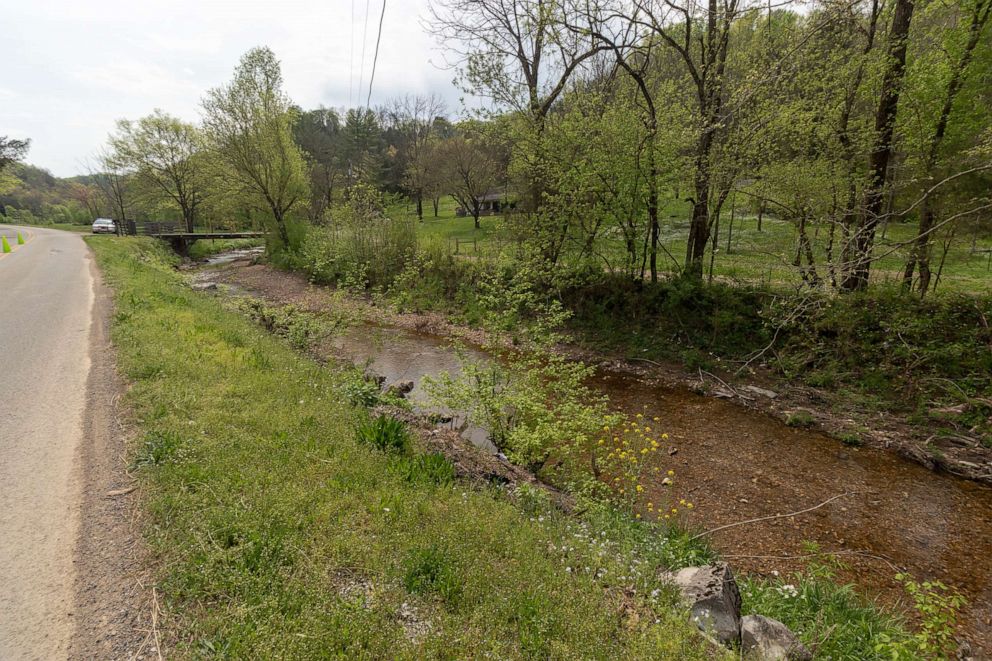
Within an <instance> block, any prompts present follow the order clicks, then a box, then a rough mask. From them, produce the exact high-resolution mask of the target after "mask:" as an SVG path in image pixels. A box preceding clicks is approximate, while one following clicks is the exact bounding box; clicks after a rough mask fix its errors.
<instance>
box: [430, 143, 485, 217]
mask: <svg viewBox="0 0 992 661" xmlns="http://www.w3.org/2000/svg"><path fill="white" fill-rule="evenodd" d="M439 152H440V154H439V156H440V158H441V160H443V161H444V163H445V169H446V173H447V176H446V181H447V186H446V188H447V190H448V194H449V195H451V197H452V198H454V200H455V201H456V202H458V204H460V205H461V207H462V208H463V209H465V211H466V212H468V213H470V214H471V215H472V219H473V220H474V221H475V227H476V228H478V227H479V215H480V214H481V211H482V209H481V206H482V198H483V197H484V196H485V195H486V193H490V192H492V190H493V188H495V187H496V185H497V184H498V183H499V181H500V168H499V162H498V160H497V158H496V157H495V156H494V154H493V153H492V151H491V149H490V147H489V146H488V145H486V144H485V141H483V140H482V139H481V138H480V137H465V136H461V135H459V136H455V137H454V138H450V139H448V140H446V141H445V142H444V143H442V145H441V147H440V149H439Z"/></svg>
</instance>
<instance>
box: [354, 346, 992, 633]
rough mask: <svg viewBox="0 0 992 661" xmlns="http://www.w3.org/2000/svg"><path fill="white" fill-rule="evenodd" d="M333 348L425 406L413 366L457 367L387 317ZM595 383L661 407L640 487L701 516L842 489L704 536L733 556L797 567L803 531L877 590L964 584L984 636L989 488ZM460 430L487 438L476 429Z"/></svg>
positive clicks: (718, 403)
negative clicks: (662, 435)
mask: <svg viewBox="0 0 992 661" xmlns="http://www.w3.org/2000/svg"><path fill="white" fill-rule="evenodd" d="M336 349H337V350H338V351H339V352H340V353H341V354H342V355H343V356H344V357H347V358H349V359H350V360H352V361H354V362H356V363H365V362H366V361H368V362H369V364H370V367H371V369H373V370H374V371H375V372H376V373H378V374H381V375H383V376H385V377H386V380H387V383H392V382H396V381H408V380H409V381H413V382H414V384H415V387H414V390H413V391H412V393H411V398H412V399H413V401H414V402H417V403H420V404H421V405H422V406H423V405H424V403H425V402H426V399H427V396H426V393H425V392H424V391H423V385H422V380H423V377H424V376H425V375H428V374H437V373H439V372H442V371H449V372H452V373H456V372H457V371H458V366H459V363H458V358H457V355H456V352H455V351H454V350H453V348H452V347H451V346H450V344H449V343H448V342H446V341H445V340H442V339H439V338H436V337H432V336H427V335H422V334H419V333H415V332H412V331H407V330H403V329H397V328H378V327H368V326H364V327H362V328H360V329H354V330H352V331H350V332H349V333H347V334H346V335H345V336H343V337H340V338H338V339H337V340H336ZM473 355H475V356H476V357H484V354H482V353H481V352H479V351H474V352H473ZM593 384H594V385H595V386H596V387H597V388H599V389H600V390H602V391H603V392H605V393H606V394H608V395H609V396H610V399H611V401H612V402H613V404H614V405H615V406H617V407H618V408H621V409H622V410H624V411H627V412H628V413H634V412H643V413H644V414H645V415H647V416H650V417H654V416H658V417H660V418H661V419H662V423H661V424H662V426H663V428H664V431H666V432H667V433H668V434H669V438H670V442H671V445H672V447H671V448H669V452H666V453H661V454H659V455H658V457H659V459H658V461H659V465H660V466H662V467H663V468H664V469H665V470H667V469H669V468H672V469H674V470H675V471H676V473H677V478H676V484H675V486H674V487H665V486H662V485H661V484H660V483H656V484H649V485H648V489H647V492H648V495H649V496H650V498H651V499H653V500H654V501H655V502H663V499H665V498H674V499H676V500H677V499H678V498H683V497H686V498H690V499H691V500H692V501H693V502H694V503H695V505H696V508H695V510H694V515H693V516H694V523H695V524H696V525H698V526H700V527H701V528H704V529H709V528H714V527H717V526H720V525H723V524H727V523H733V522H737V521H742V520H746V519H751V518H757V517H762V516H768V515H774V514H784V513H788V512H794V511H797V510H801V509H804V508H807V507H811V506H813V505H816V504H818V503H820V502H822V501H823V500H826V499H827V498H829V497H831V496H834V495H837V494H843V493H848V492H853V493H852V494H851V495H849V496H846V497H844V498H841V499H839V500H837V501H835V502H833V503H831V504H830V505H828V506H825V507H823V508H820V509H818V510H815V511H813V512H809V513H807V514H804V515H800V516H796V517H791V518H783V519H777V520H773V521H769V522H764V523H760V524H755V525H748V526H742V527H736V528H731V529H728V530H725V531H722V532H719V533H717V534H716V535H715V536H714V542H715V543H716V545H717V547H718V548H719V549H720V550H721V552H723V553H724V554H725V555H727V556H728V557H730V558H731V559H732V561H733V563H734V564H735V565H737V566H739V567H742V568H745V569H748V570H751V571H757V572H771V571H773V570H776V571H788V570H792V569H796V568H798V567H799V566H800V565H799V564H798V563H797V562H796V561H795V560H794V559H791V558H788V557H784V556H796V555H803V554H805V550H804V546H803V543H804V542H806V541H812V542H815V543H817V544H818V545H819V546H820V548H821V549H822V550H824V551H831V552H838V553H839V554H840V555H839V557H841V558H842V559H843V560H844V561H845V562H846V563H847V564H848V565H849V569H848V570H846V571H845V572H843V574H842V577H843V578H844V579H846V580H853V581H856V582H857V583H858V584H859V585H861V586H864V587H866V588H868V589H869V591H870V592H872V593H873V594H876V595H878V596H880V597H882V598H883V599H884V600H886V601H888V602H895V601H897V600H898V599H899V597H900V596H901V592H900V589H899V587H898V585H897V584H896V583H895V582H894V580H893V575H894V574H895V573H896V571H897V569H909V570H910V571H911V572H912V573H914V574H915V575H917V576H918V577H923V578H935V579H939V580H941V581H943V582H945V583H947V584H948V585H951V586H954V587H956V588H957V589H959V590H961V591H962V592H964V593H965V594H966V595H967V597H968V600H969V605H968V606H967V610H966V612H965V613H963V624H964V625H965V626H966V628H967V630H968V632H969V634H970V638H971V639H972V642H973V645H976V646H979V647H981V648H984V649H989V646H990V637H989V635H990V633H992V622H990V619H989V618H992V563H990V561H989V552H990V550H992V490H990V489H988V488H987V487H983V486H981V485H978V484H974V483H971V482H966V481H962V480H958V479H955V478H951V477H947V476H944V475H939V474H935V473H932V472H930V471H928V470H926V469H924V468H922V467H921V466H918V465H916V464H912V463H909V462H907V461H904V460H901V459H899V458H898V457H895V456H893V455H891V454H889V453H885V452H881V451H876V450H869V449H851V448H846V447H844V446H842V445H841V444H840V443H839V442H837V441H835V440H833V439H830V438H827V437H826V436H823V435H822V434H819V433H817V432H814V431H810V430H802V429H792V428H789V427H787V426H785V425H783V424H782V423H781V422H779V421H777V420H775V419H773V418H770V417H768V416H765V415H763V414H760V413H755V412H751V411H747V410H745V409H742V408H740V407H738V406H736V405H734V404H733V403H731V402H727V401H723V400H719V399H714V398H710V397H703V396H700V395H696V394H694V393H692V392H690V391H688V390H684V389H673V388H669V387H664V386H660V385H655V384H651V383H645V382H644V381H642V380H640V379H637V378H634V377H628V376H623V375H617V374H601V375H599V376H597V377H595V378H594V379H593ZM460 422H461V421H460V420H456V422H455V424H456V426H457V425H458V424H459V423H460ZM466 431H467V434H466V435H467V436H469V437H470V438H471V439H472V440H473V442H475V443H476V444H478V445H480V446H482V447H486V448H487V449H490V450H494V448H493V447H492V445H491V444H488V441H487V440H486V438H485V432H484V431H483V430H481V429H478V428H470V429H468V430H466ZM660 474H661V475H664V474H665V471H664V470H663V471H661V473H660Z"/></svg>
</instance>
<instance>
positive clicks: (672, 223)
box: [391, 198, 992, 293]
mask: <svg viewBox="0 0 992 661" xmlns="http://www.w3.org/2000/svg"><path fill="white" fill-rule="evenodd" d="M456 206H457V205H456V204H455V203H454V202H453V201H452V200H451V199H450V198H444V199H443V200H442V202H441V206H440V213H439V215H438V217H437V218H435V217H434V215H433V209H432V208H431V207H430V205H429V204H428V205H427V206H426V207H425V209H424V221H423V222H422V223H420V224H419V226H418V234H419V236H420V238H421V240H422V241H433V242H440V243H442V244H444V245H446V246H447V247H448V248H449V250H450V252H454V250H455V239H460V240H462V243H461V245H460V246H459V254H464V255H472V254H473V253H475V252H479V253H482V252H488V253H491V252H493V251H496V250H498V249H499V246H500V245H501V244H503V245H505V244H507V243H509V242H510V240H511V239H512V237H509V236H506V235H505V232H501V231H500V218H499V217H498V216H493V217H483V218H482V221H481V225H482V227H481V228H480V229H478V230H476V229H475V228H474V227H473V223H472V219H471V218H470V217H467V218H458V217H456V216H455V207H456ZM391 211H393V212H394V213H408V214H413V213H414V207H413V205H412V203H407V204H397V205H395V206H394V207H393V208H392V209H391ZM690 214H691V208H690V205H689V204H688V203H687V202H685V201H684V200H669V201H668V202H667V203H666V204H665V206H664V207H663V208H662V210H661V223H662V228H661V243H660V249H659V264H660V268H661V269H662V270H663V271H666V272H677V271H678V270H679V269H680V267H681V264H682V262H683V260H684V259H685V247H686V239H687V235H688V229H689V221H688V219H689V216H690ZM757 225H758V223H757V216H756V215H755V214H753V213H751V212H750V211H748V210H741V209H738V210H737V211H736V213H735V219H734V223H733V227H732V228H731V224H730V210H729V207H728V208H727V209H725V210H724V211H723V213H722V214H721V218H720V228H719V237H718V241H717V246H718V250H717V255H716V259H715V260H714V261H713V277H714V278H717V279H723V280H726V281H732V282H745V283H749V284H755V285H762V286H765V287H783V286H784V287H793V286H795V285H798V284H800V283H801V279H800V277H799V274H798V273H797V270H796V268H795V267H793V266H792V260H793V259H794V257H795V250H796V229H795V225H794V224H793V223H791V222H788V221H784V220H780V219H778V218H776V217H775V216H773V215H767V214H766V215H765V216H764V218H763V220H762V224H761V231H760V232H759V231H758V229H757ZM826 232H827V228H825V227H820V228H817V227H815V226H812V227H811V228H810V229H809V233H810V236H811V239H812V241H813V244H814V253H815V257H816V260H817V267H818V274H819V276H820V277H821V278H824V279H826V278H828V277H829V273H828V272H827V270H826V267H825V263H826V250H825V246H826V244H827V240H826ZM915 234H916V225H915V223H912V222H906V223H892V224H890V225H889V226H888V227H886V228H884V231H880V232H879V236H878V240H877V244H876V246H877V249H876V254H877V256H878V259H877V261H876V262H875V264H874V265H873V269H874V271H873V274H872V280H873V282H874V283H877V284H882V283H895V282H899V281H900V279H901V277H902V270H903V268H904V266H905V261H906V255H907V248H906V247H902V246H900V245H899V244H903V243H906V242H909V241H911V240H912V239H913V238H914V237H915ZM473 239H474V240H475V241H476V243H475V244H474V245H473V244H468V243H465V242H466V241H472V240H473ZM975 248H976V251H975V252H972V250H971V243H970V239H967V238H959V239H958V240H957V241H956V242H955V243H953V244H952V246H951V249H950V250H949V252H948V254H947V259H946V263H945V265H944V271H943V274H942V276H941V282H940V289H941V290H944V291H956V292H963V293H989V292H992V259H990V257H992V254H990V253H987V252H982V251H983V250H984V251H987V250H992V236H986V237H983V238H978V239H976V241H975ZM941 250H942V249H941V247H940V246H935V257H934V260H935V261H934V265H933V268H934V271H935V272H936V268H937V263H936V261H937V260H938V259H939V255H940V252H941ZM598 252H599V253H600V254H601V255H602V256H604V257H605V258H606V259H607V260H609V262H610V263H613V264H619V263H621V262H622V256H623V245H622V243H621V242H620V241H619V240H618V239H616V240H609V239H605V240H601V242H600V247H599V249H598ZM705 264H706V273H707V275H708V274H709V265H710V254H709V251H707V255H706V261H705Z"/></svg>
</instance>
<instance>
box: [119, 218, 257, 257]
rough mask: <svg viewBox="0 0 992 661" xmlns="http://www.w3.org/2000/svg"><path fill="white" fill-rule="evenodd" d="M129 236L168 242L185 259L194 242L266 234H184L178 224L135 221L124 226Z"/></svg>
mask: <svg viewBox="0 0 992 661" xmlns="http://www.w3.org/2000/svg"><path fill="white" fill-rule="evenodd" d="M124 229H125V232H126V233H127V234H130V235H132V236H136V235H142V236H153V237H155V238H156V239H162V240H163V241H168V242H169V245H171V246H172V249H173V250H175V251H176V252H177V253H179V254H180V255H182V256H183V257H189V247H190V246H191V245H193V242H194V241H200V240H201V239H261V238H263V237H264V236H265V232H257V231H244V232H241V231H233V232H213V231H207V232H184V231H182V230H181V229H180V226H179V225H178V224H177V223H143V224H141V225H138V224H137V223H135V222H134V221H128V222H126V223H125V224H124Z"/></svg>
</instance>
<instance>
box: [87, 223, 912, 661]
mask: <svg viewBox="0 0 992 661" xmlns="http://www.w3.org/2000/svg"><path fill="white" fill-rule="evenodd" d="M90 243H91V245H92V246H93V248H94V250H95V251H96V254H97V257H98V260H99V263H100V265H101V268H102V269H103V271H104V273H105V274H106V277H107V279H108V281H109V282H110V284H111V285H112V286H113V287H114V289H115V291H116V308H117V309H116V313H115V318H114V328H113V337H114V341H115V344H116V345H117V347H118V352H119V361H120V365H121V369H122V373H123V375H124V377H125V378H126V379H128V381H129V383H130V388H129V393H128V396H127V401H128V404H129V406H130V408H131V410H132V411H133V416H134V421H135V424H136V429H137V432H136V437H135V439H134V441H133V447H132V456H131V461H132V463H133V465H134V466H135V469H136V471H137V475H138V478H139V480H140V484H141V489H142V493H143V504H144V509H145V512H146V514H147V515H146V518H145V520H144V528H145V532H146V536H147V538H148V540H149V543H150V544H151V546H152V549H153V550H154V552H155V555H156V557H157V559H158V573H159V581H158V583H157V588H156V589H157V590H158V593H159V597H160V599H161V600H162V603H163V608H164V613H163V616H162V619H161V620H160V626H162V627H163V633H164V634H165V635H166V636H167V638H166V640H167V641H168V643H169V645H170V646H173V647H174V650H175V653H176V655H177V656H179V657H181V658H182V657H207V658H244V657H265V656H273V655H288V656H294V657H297V658H301V657H307V658H314V657H322V656H335V655H345V656H355V655H359V656H370V657H384V656H390V657H392V658H396V657H409V658H424V657H431V658H436V657H448V656H451V655H461V654H463V653H464V652H465V650H468V649H471V650H473V653H478V654H485V653H490V654H493V655H496V656H500V657H520V658H547V657H555V658H560V657H569V658H604V657H610V658H616V657H623V656H626V657H631V658H672V659H689V658H713V657H714V655H715V656H717V657H719V651H718V650H715V649H714V648H711V647H709V644H708V643H706V642H705V641H703V640H702V639H701V638H700V637H699V636H698V635H697V634H696V633H695V632H694V631H693V630H692V628H691V626H690V625H689V623H688V621H687V618H686V614H685V613H684V612H683V611H682V610H681V609H680V608H679V607H678V606H677V605H676V601H675V595H674V594H673V593H672V591H671V589H670V588H669V587H668V586H667V585H666V584H665V583H664V582H663V580H662V579H661V577H660V575H659V571H660V570H667V569H674V568H678V567H681V566H685V565H688V564H698V563H700V562H706V561H708V560H710V559H712V558H713V557H714V554H713V551H712V550H710V549H709V548H708V547H706V546H705V545H704V544H702V543H701V542H700V541H699V540H696V541H692V540H691V537H692V536H691V535H688V534H686V533H684V532H683V530H684V527H683V526H684V525H685V523H686V522H687V521H688V520H687V519H683V518H681V517H680V519H679V523H678V525H676V524H675V523H674V522H671V523H668V522H665V521H664V520H661V519H660V520H659V522H658V523H646V522H643V521H641V520H639V519H638V518H637V517H635V516H633V515H632V514H633V511H634V507H633V503H634V499H630V500H628V501H626V502H627V503H629V504H626V505H625V501H624V499H622V498H621V499H617V498H613V497H608V498H597V497H592V498H591V499H589V500H585V499H584V500H583V502H587V503H588V505H587V506H585V507H583V508H581V510H580V511H581V512H582V513H581V514H569V513H567V512H565V511H563V510H561V509H559V508H557V507H556V506H554V505H552V502H551V500H549V498H548V497H547V495H545V494H544V492H543V491H541V490H540V489H535V488H532V487H530V488H528V487H518V488H517V489H515V490H513V491H512V492H507V490H506V489H503V488H501V487H499V486H498V485H492V486H490V487H480V486H478V485H473V484H470V483H467V482H462V481H460V480H458V479H457V478H455V477H454V473H453V470H452V467H451V465H450V464H449V463H448V462H447V460H446V459H445V458H444V457H443V456H441V455H437V454H433V453H425V452H423V451H421V450H419V448H418V445H417V443H416V442H414V439H413V437H412V433H411V431H410V430H408V428H407V427H406V426H405V424H404V423H401V422H398V421H397V420H394V419H392V418H385V417H381V416H378V415H377V414H374V413H371V412H370V411H369V409H368V408H367V407H369V406H374V405H375V404H377V403H378V401H379V394H378V392H379V390H378V387H377V386H373V387H372V388H369V387H368V386H367V385H363V384H365V382H364V381H363V379H362V376H361V374H360V373H359V372H356V371H355V370H352V369H347V368H335V367H333V366H321V365H320V364H318V363H316V362H314V361H312V360H311V359H308V358H306V357H304V355H303V354H301V353H299V351H300V350H301V349H304V348H305V345H306V341H305V338H306V337H309V336H308V335H307V334H306V333H302V334H300V333H296V334H294V333H293V332H292V331H291V330H283V331H280V330H279V329H292V328H295V327H299V326H301V325H302V326H307V327H310V326H311V325H312V324H311V322H305V323H304V322H301V321H299V320H293V319H292V318H293V317H294V315H293V314H292V313H291V312H289V311H283V312H282V313H281V316H280V315H277V314H276V313H274V312H273V311H271V310H270V311H264V310H263V311H260V312H256V313H254V315H253V316H254V317H255V318H256V319H257V320H259V322H260V323H261V322H262V320H264V319H273V320H276V321H273V323H272V328H271V330H272V331H273V332H272V333H269V332H266V330H265V329H264V328H263V327H262V325H264V324H262V325H259V324H256V323H252V321H251V320H250V319H249V318H246V316H245V315H244V314H243V313H242V312H240V311H239V310H237V309H234V308H228V307H225V306H223V305H222V304H221V303H220V302H219V301H218V300H217V299H216V298H213V297H209V296H204V295H202V294H197V293H195V292H193V291H191V290H190V289H189V287H188V285H187V284H186V283H185V282H184V280H183V278H182V276H181V274H180V273H179V272H177V271H176V270H175V268H174V266H175V258H173V257H172V256H170V255H169V254H168V253H167V252H166V251H165V249H164V248H163V247H162V246H159V245H157V244H156V243H155V242H154V241H152V240H145V239H134V240H127V241H120V240H116V239H113V238H93V239H90ZM280 319H281V320H282V321H279V320H280ZM280 334H281V335H283V337H284V338H285V340H283V339H280V338H279V337H278V335H280ZM294 337H302V338H304V339H303V340H301V339H296V340H294V339H293V338H294ZM286 340H288V342H287V341H286ZM294 345H295V347H296V349H294V348H293V347H294ZM621 424H623V423H621ZM644 426H645V425H644V423H640V424H638V423H637V422H636V421H635V422H632V423H630V422H628V423H627V424H626V427H627V432H626V433H627V434H630V436H625V440H626V439H627V438H629V439H636V438H640V439H648V438H650V437H651V432H650V431H649V430H645V429H644ZM635 427H637V428H639V429H640V431H639V432H635V431H634V428H635ZM618 431H619V430H618ZM621 435H623V434H621ZM618 437H619V436H618ZM620 445H621V446H623V443H621V444H620ZM648 447H650V443H649V442H648ZM631 486H632V488H631V489H630V491H631V492H633V493H635V494H636V492H637V490H636V481H635V482H634V483H633V484H632V485H631ZM612 493H613V494H614V495H615V494H616V493H617V492H616V491H615V490H614V491H613V492H612ZM579 497H582V498H584V497H583V496H582V495H581V494H579ZM642 505H643V504H642ZM778 589H779V586H777V585H776V584H774V583H763V582H761V581H755V582H753V583H748V587H747V588H746V589H745V608H746V609H747V608H749V606H748V604H752V603H753V604H754V605H755V606H763V605H764V604H766V603H768V600H769V599H772V598H773V596H774V594H777V593H776V592H775V591H776V590H778ZM824 589H825V588H824ZM845 599H846V600H845V601H844V608H835V609H832V610H830V611H828V612H829V615H824V613H823V612H822V611H821V610H820V606H819V605H817V604H818V603H819V602H811V604H812V605H811V606H810V607H808V608H806V607H804V606H801V604H802V602H796V605H794V606H793V608H792V611H791V612H790V613H789V618H788V621H789V623H790V625H791V626H794V627H795V630H796V631H797V632H800V635H801V636H803V638H804V640H806V641H807V642H808V643H811V644H814V645H818V646H819V647H821V648H822V649H823V650H824V652H825V653H826V652H827V651H830V655H831V658H870V657H871V656H873V655H877V657H878V658H889V656H890V655H889V654H888V650H889V649H890V647H889V646H890V643H887V642H885V641H886V640H889V641H895V642H898V643H899V644H905V641H907V640H909V638H908V634H907V633H906V632H905V629H904V628H903V627H902V625H901V624H900V623H899V621H898V620H896V619H894V618H892V617H891V616H887V615H885V614H884V613H883V612H882V611H880V610H879V609H876V608H874V607H872V606H870V605H866V604H865V603H864V602H863V601H862V600H861V599H860V598H858V597H856V596H854V595H853V593H851V594H849V595H848V597H846V598H845ZM833 618H836V620H835V619H833ZM883 636H885V637H887V638H883ZM876 647H877V649H876ZM907 649H911V648H909V647H907ZM852 650H857V651H858V652H857V653H854V652H852ZM866 650H867V651H868V656H865V653H866ZM913 657H914V655H912V654H911V655H908V656H906V657H905V658H913Z"/></svg>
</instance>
